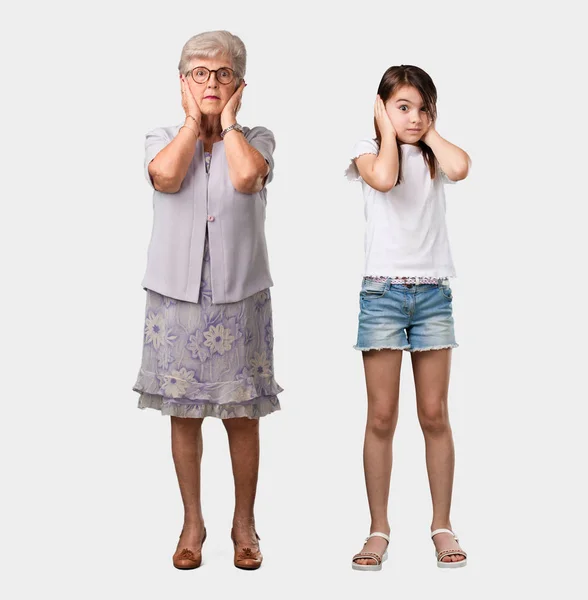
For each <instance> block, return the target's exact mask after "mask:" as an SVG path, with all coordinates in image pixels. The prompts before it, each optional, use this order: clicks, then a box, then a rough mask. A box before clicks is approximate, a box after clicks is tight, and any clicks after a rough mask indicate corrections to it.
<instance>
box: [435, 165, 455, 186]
mask: <svg viewBox="0 0 588 600" xmlns="http://www.w3.org/2000/svg"><path fill="white" fill-rule="evenodd" d="M438 169H439V175H440V177H441V181H442V182H443V183H447V184H456V183H457V181H451V179H449V177H447V174H446V173H445V171H444V170H443V169H442V168H441V167H438Z"/></svg>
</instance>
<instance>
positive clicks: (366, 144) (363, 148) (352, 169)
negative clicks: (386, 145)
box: [345, 140, 379, 181]
mask: <svg viewBox="0 0 588 600" xmlns="http://www.w3.org/2000/svg"><path fill="white" fill-rule="evenodd" d="M378 152H379V146H378V142H377V141H376V140H360V141H359V142H357V144H355V146H353V150H352V151H351V160H350V161H349V165H348V166H347V168H346V169H345V177H347V180H348V181H360V180H361V175H360V174H359V170H358V169H357V165H356V164H355V159H356V158H359V157H360V156H362V155H364V154H375V155H376V156H377V154H378Z"/></svg>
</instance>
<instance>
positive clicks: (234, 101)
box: [221, 80, 247, 129]
mask: <svg viewBox="0 0 588 600" xmlns="http://www.w3.org/2000/svg"><path fill="white" fill-rule="evenodd" d="M246 85H247V84H246V83H245V80H243V81H242V82H241V85H240V86H239V87H238V88H237V89H236V90H235V91H234V93H233V95H232V96H231V98H230V99H229V101H228V102H227V103H226V105H225V107H224V108H223V112H222V113H221V127H222V128H223V129H226V128H227V127H230V126H231V125H234V124H235V123H236V122H237V113H238V112H239V109H240V108H241V98H242V97H243V90H244V89H245V86H246Z"/></svg>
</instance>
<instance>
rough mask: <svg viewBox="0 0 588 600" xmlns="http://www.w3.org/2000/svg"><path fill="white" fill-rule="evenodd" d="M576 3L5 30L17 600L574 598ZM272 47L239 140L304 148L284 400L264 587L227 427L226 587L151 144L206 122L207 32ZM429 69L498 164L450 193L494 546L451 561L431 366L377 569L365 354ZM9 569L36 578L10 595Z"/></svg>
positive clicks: (278, 244)
mask: <svg viewBox="0 0 588 600" xmlns="http://www.w3.org/2000/svg"><path fill="white" fill-rule="evenodd" d="M575 6H577V5H576V3H573V2H567V1H562V2H558V3H531V2H493V3H485V4H479V3H469V2H468V3H466V2H443V3H433V2H419V3H406V2H397V3H392V2H371V3H354V4H352V3H348V4H343V3H327V2H323V3H319V2H297V3H295V4H294V3H292V4H279V3H270V2H253V1H251V2H229V1H225V2H222V3H212V2H209V3H196V2H171V1H169V2H142V3H140V4H135V3H131V2H102V3H95V4H92V5H87V4H86V3H73V2H71V3H69V2H53V3H40V2H31V3H28V4H26V5H20V6H19V7H18V8H17V7H16V6H13V7H12V8H10V9H8V12H7V18H3V19H2V24H1V25H0V27H1V29H2V35H1V36H0V44H1V50H2V52H1V60H2V72H3V82H4V86H3V87H4V92H3V98H2V105H3V110H2V112H1V115H0V118H1V131H2V142H3V143H2V146H1V151H2V174H3V175H2V188H3V202H2V212H3V214H4V216H3V218H2V219H1V225H0V226H1V232H2V235H1V236H0V237H1V239H0V243H1V244H2V246H1V250H2V270H3V273H4V278H3V279H4V282H5V284H6V285H5V286H3V293H2V295H1V298H2V305H1V315H2V317H1V321H2V328H1V330H2V357H3V358H2V366H3V368H2V372H3V380H4V382H5V383H7V384H8V388H5V392H4V394H3V396H2V401H3V417H2V419H1V421H0V428H1V429H0V431H1V435H0V439H1V443H2V463H3V467H2V470H3V484H4V485H3V486H2V487H3V490H4V491H3V492H2V495H1V496H0V498H1V500H0V501H1V502H2V505H3V509H2V521H3V523H2V527H1V529H2V539H3V542H2V554H3V555H4V557H3V558H2V564H3V569H2V570H3V571H4V572H5V575H4V576H3V578H2V583H1V584H0V586H2V587H5V588H6V590H7V591H8V592H9V595H8V596H5V597H9V598H32V597H38V596H39V595H51V597H53V596H54V595H55V597H61V598H79V597H83V598H99V597H103V596H106V595H107V596H109V597H112V598H145V599H147V598H163V597H165V598H174V597H190V596H194V597H201V598H212V597H220V598H233V597H237V594H238V596H239V597H241V598H242V597H248V596H251V595H253V594H256V596H257V597H258V598H260V599H265V598H275V597H276V596H279V597H288V598H289V597H292V598H294V597H299V596H300V595H301V594H305V595H307V596H308V597H312V598H314V597H318V596H319V595H321V596H322V595H325V594H328V595H330V596H332V597H341V598H359V597H364V598H366V597H376V598H377V597H379V596H380V595H381V594H386V595H388V594H402V597H404V598H406V597H417V596H418V597H422V598H425V597H427V598H451V599H462V598H463V599H466V598H467V599H468V600H469V599H471V598H494V597H496V596H497V595H500V596H502V597H506V598H514V597H520V596H521V595H522V594H525V595H528V594H531V593H532V594H535V595H537V594H539V593H541V592H542V593H545V594H547V593H553V592H555V591H557V592H559V594H560V595H561V594H565V595H567V596H568V597H574V594H573V592H572V590H573V589H574V586H575V585H577V584H578V583H579V581H580V567H581V565H582V566H583V563H584V562H585V560H584V555H583V554H582V550H583V547H584V546H585V543H586V533H587V532H586V523H585V518H584V513H585V506H586V500H587V498H586V494H585V491H584V487H583V483H584V481H583V479H585V475H582V473H583V472H585V464H584V463H585V458H586V443H585V423H586V417H587V411H586V399H587V395H586V389H585V379H586V378H585V372H586V354H587V353H586V335H587V331H586V317H585V312H584V311H585V305H586V291H587V290H586V287H587V286H586V274H585V257H586V243H585V239H586V235H585V231H584V229H585V219H583V218H582V216H583V215H585V214H586V207H585V204H586V192H585V176H584V174H585V171H586V166H585V161H586V152H585V140H586V123H585V121H586V114H585V112H586V111H585V106H584V104H585V97H586V94H585V91H586V86H585V81H584V68H583V67H584V65H583V64H581V63H580V59H579V55H580V53H582V54H584V55H585V53H586V52H585V51H586V48H585V43H584V42H582V43H581V42H580V39H581V36H583V34H584V31H583V30H581V23H582V21H581V19H580V18H579V14H578V9H576V8H574V7H575ZM219 28H223V29H228V30H230V31H232V32H234V33H236V34H238V35H239V36H241V37H242V39H243V40H244V42H245V44H246V45H247V49H248V53H249V64H248V70H247V76H246V80H247V82H248V84H249V85H248V87H247V89H246V91H245V94H244V99H243V108H242V112H241V113H240V117H239V119H240V121H241V122H242V123H243V124H244V125H248V126H254V125H264V126H266V127H269V128H270V129H272V130H273V131H274V133H275V136H276V140H277V149H276V154H275V159H276V171H275V179H274V181H273V182H272V183H271V184H270V186H269V188H268V199H269V203H268V221H267V234H268V243H269V249H270V259H271V266H272V271H273V275H274V279H275V284H276V285H275V287H274V288H273V290H272V294H273V301H274V320H275V335H276V341H275V347H276V356H275V365H276V374H277V380H278V381H279V383H280V384H281V385H282V386H283V387H284V388H285V390H286V391H285V392H284V393H283V394H282V395H281V402H282V406H283V410H282V412H281V413H277V414H276V415H272V416H270V417H267V418H266V419H264V420H263V422H262V463H261V473H260V486H259V495H258V502H257V523H258V530H259V533H260V535H261V538H262V541H261V548H262V551H263V553H264V555H265V562H264V565H263V567H262V569H261V570H260V571H258V572H256V573H246V572H241V571H238V570H236V569H235V568H233V566H232V544H231V540H230V537H229V532H230V523H231V511H232V502H233V490H232V478H231V472H230V462H229V456H228V447H227V442H226V436H225V434H224V429H223V427H222V425H221V423H220V422H218V421H213V420H212V419H210V420H207V421H206V422H205V426H204V431H205V454H204V465H203V482H204V483H203V488H204V497H203V506H204V515H205V519H206V525H207V528H208V534H209V538H208V540H207V541H206V543H205V545H204V551H203V554H204V564H203V567H202V568H201V569H199V570H197V571H194V572H188V573H181V572H179V571H177V570H175V569H173V568H172V566H171V556H172V554H173V551H174V549H175V544H176V541H177V536H178V535H179V533H180V528H181V523H182V509H181V502H180V496H179V492H178V490H177V484H176V479H175V473H174V470H173V464H172V460H171V451H170V443H169V421H168V419H167V418H162V417H160V416H159V415H158V414H157V413H156V412H153V411H145V412H139V411H138V410H137V409H136V408H135V407H136V402H137V395H136V394H135V393H134V392H132V391H131V386H132V384H133V383H134V380H135V376H136V374H137V371H138V368H139V362H140V356H141V348H142V336H143V311H144V302H145V299H144V292H143V290H142V289H141V287H140V281H141V278H142V276H143V272H144V268H145V261H146V251H147V244H148V241H149V237H150V232H151V218H152V213H151V193H150V190H149V188H148V186H147V183H146V182H145V181H144V179H143V166H142V162H143V141H144V135H145V133H146V132H147V131H148V130H150V129H152V128H154V127H157V126H162V125H170V124H174V123H178V122H180V121H181V120H182V115H183V113H182V110H181V105H180V94H179V84H178V81H177V70H176V68H177V63H178V60H179V55H180V50H181V48H182V45H183V44H184V42H185V41H186V40H187V39H188V38H189V37H190V36H191V35H193V34H195V33H198V32H201V31H205V30H210V29H219ZM403 63H404V64H416V65H419V66H420V67H422V68H424V69H425V70H426V71H427V72H428V73H429V74H430V75H431V76H432V77H433V80H434V81H435V83H436V85H437V88H438V92H439V102H438V109H439V118H438V123H437V125H438V130H439V132H440V133H441V135H443V136H444V137H446V138H448V139H449V140H450V141H452V142H454V143H456V144H458V145H459V146H461V147H463V148H464V149H465V150H466V151H467V152H468V153H469V154H470V156H471V158H472V161H473V168H472V170H471V172H470V175H469V177H468V179H467V180H465V181H464V182H461V183H459V184H458V185H457V186H451V187H447V188H446V193H447V198H448V224H449V231H450V237H451V242H452V248H453V253H454V259H455V263H456V267H457V270H458V279H457V280H456V281H455V283H454V285H453V288H454V293H455V301H454V307H455V319H456V332H457V336H458V341H459V343H460V345H461V347H460V348H459V349H457V350H456V351H455V352H454V362H453V375H452V383H451V390H450V393H451V398H450V411H451V421H452V426H453V429H454V435H455V443H456V451H457V465H456V476H455V489H454V504H453V514H452V520H453V525H454V528H455V530H456V531H457V533H458V534H459V535H460V537H461V541H462V544H463V547H464V548H465V549H466V550H467V551H468V552H469V554H470V558H469V564H468V567H467V568H466V569H463V570H460V571H458V572H450V573H447V572H443V571H441V570H440V569H437V568H436V567H435V558H434V553H433V544H432V543H431V541H430V539H429V537H428V532H429V524H430V517H431V515H430V510H431V506H430V497H429V492H428V486H427V479H426V472H425V463H424V444H423V440H422V435H421V433H420V430H419V427H418V423H417V420H416V411H415V400H414V388H413V385H412V379H411V370H410V364H409V361H408V360H407V359H408V356H405V362H404V365H403V380H402V390H401V391H402V396H401V416H400V421H399V426H398V430H397V434H396V438H395V446H394V450H395V464H394V470H393V479H392V481H393V482H392V490H391V503H390V517H391V525H392V542H391V546H390V561H389V562H388V563H386V564H385V568H384V570H383V572H382V573H380V574H364V573H357V572H353V571H352V570H351V569H350V564H349V563H350V560H351V557H352V555H353V554H354V553H355V552H357V551H359V549H360V548H361V544H362V541H363V538H364V537H365V535H367V533H368V529H369V515H368V510H367V501H366V497H365V491H364V483H363V471H362V454H361V447H362V439H363V427H364V419H365V409H366V399H365V389H364V380H363V370H362V364H361V356H360V354H358V353H357V352H356V351H354V350H353V349H352V345H353V343H354V342H355V335H356V319H357V312H358V290H359V285H360V277H361V269H362V264H363V203H362V199H361V189H360V186H359V184H349V183H347V181H346V180H345V179H344V178H343V170H344V169H345V167H346V165H347V163H348V160H349V158H350V152H351V148H352V146H353V144H354V142H355V141H356V140H357V139H359V138H361V137H365V136H371V135H372V114H373V113H372V111H373V101H374V97H375V93H376V89H377V85H378V82H379V80H380V77H381V75H382V73H383V72H384V71H385V69H386V68H388V67H389V66H391V65H393V64H403ZM6 574H7V576H6Z"/></svg>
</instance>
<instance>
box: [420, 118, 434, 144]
mask: <svg viewBox="0 0 588 600" xmlns="http://www.w3.org/2000/svg"><path fill="white" fill-rule="evenodd" d="M435 135H438V134H437V130H436V129H435V121H431V120H430V119H429V127H428V129H427V131H426V132H425V135H423V137H422V138H421V140H422V141H423V142H425V144H427V146H430V144H429V142H430V140H431V138H432V137H433V136H435Z"/></svg>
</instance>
